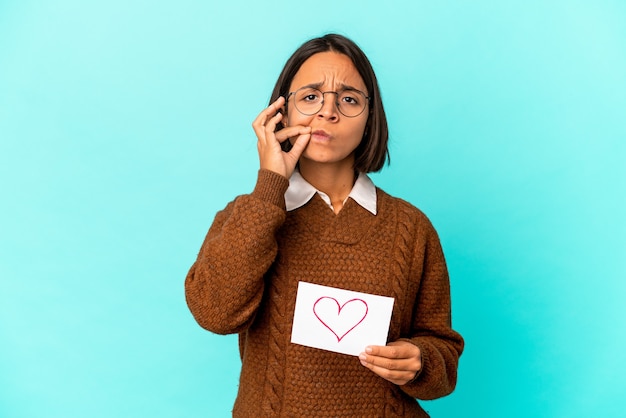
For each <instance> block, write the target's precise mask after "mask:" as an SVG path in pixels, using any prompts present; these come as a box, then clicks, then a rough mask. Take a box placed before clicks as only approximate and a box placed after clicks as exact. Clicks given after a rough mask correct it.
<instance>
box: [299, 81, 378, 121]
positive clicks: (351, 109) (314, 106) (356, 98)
mask: <svg viewBox="0 0 626 418" xmlns="http://www.w3.org/2000/svg"><path fill="white" fill-rule="evenodd" d="M324 94H333V95H336V104H337V106H338V109H339V112H341V114H342V115H344V116H348V117H355V116H358V115H360V114H361V113H362V112H363V110H364V109H365V106H366V104H367V97H365V94H363V93H362V92H360V91H358V90H342V91H340V92H326V93H322V92H321V91H320V90H318V89H316V88H312V87H302V88H300V89H298V90H297V91H296V92H295V94H294V99H295V105H296V109H298V111H299V112H300V113H302V114H305V115H309V116H310V115H314V114H316V113H318V112H319V111H320V110H322V105H323V104H324Z"/></svg>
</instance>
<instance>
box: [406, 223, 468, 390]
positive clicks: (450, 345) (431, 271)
mask: <svg viewBox="0 0 626 418" xmlns="http://www.w3.org/2000/svg"><path fill="white" fill-rule="evenodd" d="M424 229H425V231H424V232H425V233H424V235H425V240H424V243H423V244H421V245H420V244H419V243H418V245H417V248H416V251H415V257H418V258H419V259H420V260H423V261H422V263H421V265H422V268H421V269H417V270H421V271H419V273H421V278H420V279H419V282H420V287H419V292H418V295H417V300H416V302H415V305H414V312H413V330H412V335H411V336H410V338H405V339H404V340H405V341H409V342H412V343H413V344H415V345H416V346H418V347H419V348H420V351H421V354H422V369H421V370H420V371H419V372H418V374H417V376H416V377H415V378H414V379H413V380H412V381H411V382H409V383H407V384H406V385H403V386H401V387H400V388H401V389H402V390H403V391H404V392H406V393H407V394H408V395H409V396H411V397H413V398H418V399H424V400H429V399H436V398H440V397H442V396H445V395H448V394H450V393H451V392H452V391H453V390H454V388H455V386H456V380H457V367H458V362H459V357H460V355H461V353H462V351H463V346H464V341H463V338H462V337H461V335H460V334H458V333H457V332H455V331H454V330H453V329H452V315H451V303H450V282H449V278H448V270H447V267H446V262H445V258H444V255H443V251H442V248H441V244H440V242H439V237H438V236H437V232H436V231H435V229H434V228H433V226H432V225H431V224H430V222H429V221H426V225H425V227H424ZM414 264H420V263H417V260H416V262H414ZM416 274H418V273H416Z"/></svg>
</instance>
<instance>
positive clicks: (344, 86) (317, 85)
mask: <svg viewBox="0 0 626 418" xmlns="http://www.w3.org/2000/svg"><path fill="white" fill-rule="evenodd" d="M323 85H324V82H323V81H321V82H317V83H311V84H307V85H305V86H302V87H299V88H304V87H308V88H313V89H318V90H319V89H320V87H322V86H323ZM339 87H340V88H339V90H338V91H344V90H350V91H360V92H361V93H363V94H365V95H366V96H367V93H365V92H364V91H363V90H361V89H357V88H356V87H353V86H350V85H348V84H343V83H340V84H339Z"/></svg>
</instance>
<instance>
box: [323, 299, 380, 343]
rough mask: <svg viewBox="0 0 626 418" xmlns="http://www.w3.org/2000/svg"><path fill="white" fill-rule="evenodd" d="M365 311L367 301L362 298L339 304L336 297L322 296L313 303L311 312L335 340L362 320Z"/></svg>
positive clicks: (346, 333) (341, 337) (365, 313)
mask: <svg viewBox="0 0 626 418" xmlns="http://www.w3.org/2000/svg"><path fill="white" fill-rule="evenodd" d="M335 311H336V313H335ZM367 312H368V307H367V302H365V301H364V300H363V299H350V300H349V301H347V302H346V303H344V304H343V305H339V302H338V301H337V299H335V298H333V297H330V296H322V297H321V298H319V299H318V300H316V301H315V303H314V304H313V314H314V315H315V317H316V318H317V319H318V320H319V321H320V322H321V323H322V324H323V325H324V326H325V327H326V328H328V329H329V330H330V332H332V333H333V334H334V335H335V337H337V342H341V340H342V339H343V337H345V336H346V335H348V333H350V331H352V330H353V329H355V328H356V327H357V326H358V325H359V324H360V323H361V322H363V320H364V319H365V317H366V316H367Z"/></svg>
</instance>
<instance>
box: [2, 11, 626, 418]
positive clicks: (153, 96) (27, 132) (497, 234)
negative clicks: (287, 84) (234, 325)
mask: <svg viewBox="0 0 626 418" xmlns="http://www.w3.org/2000/svg"><path fill="white" fill-rule="evenodd" d="M329 31H334V32H339V33H342V34H345V35H348V36H349V37H351V38H353V39H354V40H355V41H357V43H359V44H360V45H361V47H362V48H363V49H364V51H365V52H366V53H367V54H368V56H369V57H370V59H371V61H372V63H373V65H374V68H375V70H376V71H377V75H378V77H379V82H380V85H381V88H382V94H383V99H384V102H385V105H386V110H387V113H388V117H389V122H390V129H391V132H390V134H391V145H390V149H391V156H392V164H391V166H390V167H387V168H385V169H384V170H383V171H382V173H380V174H377V175H375V176H374V180H375V182H376V183H377V184H378V185H379V186H381V187H382V188H384V189H385V190H386V191H387V192H389V193H391V194H394V195H396V196H399V197H403V198H405V199H407V200H409V201H410V202H412V203H413V204H415V205H416V206H418V207H420V208H421V209H422V210H424V211H425V212H426V213H427V214H428V215H429V217H430V218H431V220H432V221H433V223H434V224H435V226H436V228H437V229H438V231H439V233H440V236H441V240H442V243H443V246H444V250H445V252H446V256H447V259H448V264H449V270H450V273H451V283H452V291H453V316H454V326H455V328H456V329H458V330H459V331H460V332H461V333H462V334H463V336H464V337H465V338H466V343H467V347H466V352H465V353H464V355H463V357H462V359H461V364H460V369H459V373H460V377H459V382H458V387H457V390H456V391H455V392H454V393H453V394H452V395H451V396H449V397H446V398H443V399H441V400H436V401H432V402H425V403H424V406H425V408H426V409H427V410H429V411H430V412H431V414H432V415H433V416H435V417H459V416H469V417H479V416H480V417H527V416H533V417H590V416H596V417H617V416H621V415H620V414H622V413H623V406H621V404H623V398H622V401H621V402H620V401H618V399H619V398H618V396H619V395H622V396H623V394H624V393H626V392H625V390H626V379H625V378H624V375H626V359H625V356H624V355H623V347H624V345H625V344H626V332H625V329H626V309H625V308H624V301H623V298H624V295H625V294H626V280H624V279H625V278H626V261H625V260H626V240H625V238H624V237H625V236H626V223H625V222H624V206H625V204H626V193H625V190H626V187H625V186H626V185H625V179H626V171H625V168H624V167H625V164H624V159H625V157H626V152H625V151H626V150H625V146H624V143H625V140H626V123H625V119H626V117H625V114H626V3H624V2H623V1H619V0H615V1H602V0H600V1H591V0H589V1H576V0H570V1H558V0H557V1H536V0H530V1H506V2H493V1H487V0H478V1H474V2H456V1H439V2H432V1H408V0H406V1H401V2H386V3H385V4H383V2H378V1H376V2H373V1H370V2H368V1H361V2H348V1H344V2H335V1H317V2H313V3H302V4H295V3H291V2H272V1H265V2H252V1H251V2H242V1H229V2H208V1H199V0H196V1H194V0H179V1H176V2H165V1H161V2H153V1H122V0H108V1H91V2H85V1H78V0H74V1H72V0H55V1H50V0H40V1H31V0H20V1H17V0H15V1H8V0H4V1H0V191H1V194H0V196H1V205H0V285H1V287H0V416H2V417H11V418H24V417H28V418H31V417H93V418H97V417H185V418H187V417H209V416H210V417H221V416H229V414H230V409H231V406H232V403H233V400H234V397H235V394H236V390H237V381H238V372H239V364H240V363H239V359H238V353H237V344H236V338H235V337H234V336H226V337H223V336H216V335H212V334H210V333H208V332H205V331H204V330H202V329H201V328H199V327H198V326H197V325H196V324H195V322H194V321H193V319H192V317H191V315H190V313H189V312H188V310H187V307H186V304H185V300H184V293H183V280H184V277H185V274H186V272H187V270H188V268H189V267H190V265H191V263H192V262H193V261H194V259H195V256H196V254H197V251H198V249H199V247H200V244H201V242H202V239H203V237H204V234H205V233H206V230H207V229H208V227H209V225H210V223H211V221H212V219H213V216H214V215H215V213H216V211H217V210H219V209H221V208H222V207H223V206H224V205H225V204H226V203H227V202H228V201H230V200H231V199H232V198H233V197H234V196H235V195H237V194H241V193H247V192H249V191H251V190H252V187H253V185H254V182H255V178H256V171H257V169H258V157H257V155H256V140H255V136H254V134H253V131H252V129H251V127H250V124H251V122H252V120H253V119H254V118H255V116H256V115H257V114H258V113H259V111H260V110H261V109H262V108H263V107H265V105H266V103H267V100H268V99H269V95H270V92H271V89H272V87H273V84H274V82H275V79H276V78H277V76H278V73H279V72H280V69H281V68H282V65H283V63H284V62H285V60H286V59H287V58H288V56H289V55H290V54H291V53H292V52H293V51H294V50H295V49H296V48H297V47H298V46H299V45H300V44H301V43H302V42H304V41H305V40H307V39H309V38H310V37H314V36H319V35H321V34H323V33H326V32H329Z"/></svg>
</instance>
